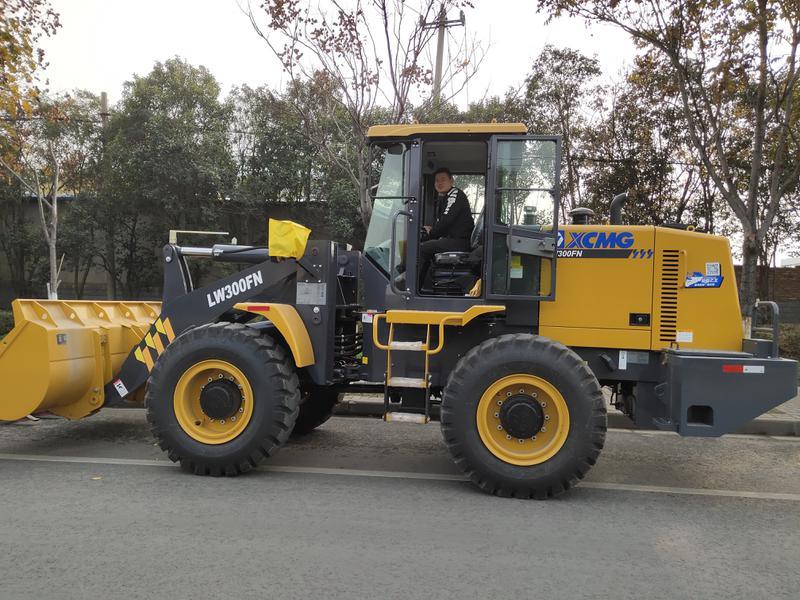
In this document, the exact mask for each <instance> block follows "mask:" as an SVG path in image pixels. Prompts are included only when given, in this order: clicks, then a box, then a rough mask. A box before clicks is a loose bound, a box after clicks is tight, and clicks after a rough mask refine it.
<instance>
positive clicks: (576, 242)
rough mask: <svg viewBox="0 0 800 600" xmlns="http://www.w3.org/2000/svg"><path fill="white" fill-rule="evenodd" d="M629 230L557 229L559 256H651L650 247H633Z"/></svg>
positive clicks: (632, 239)
mask: <svg viewBox="0 0 800 600" xmlns="http://www.w3.org/2000/svg"><path fill="white" fill-rule="evenodd" d="M634 242H635V238H634V235H633V232H631V231H563V230H559V232H558V240H557V248H558V251H557V255H558V257H559V258H632V259H633V258H635V259H637V260H642V259H645V260H646V259H651V258H653V254H654V253H653V250H652V249H651V248H636V249H634V248H633V245H634Z"/></svg>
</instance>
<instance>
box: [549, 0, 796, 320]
mask: <svg viewBox="0 0 800 600" xmlns="http://www.w3.org/2000/svg"><path fill="white" fill-rule="evenodd" d="M539 7H540V8H542V9H545V10H547V11H548V12H549V13H550V14H551V15H552V16H558V15H559V14H562V13H565V14H569V15H572V16H579V17H584V18H585V19H587V20H589V21H596V22H603V23H610V24H613V25H616V26H617V27H619V28H620V29H622V30H623V31H625V32H626V33H628V34H629V35H630V36H631V37H632V38H633V39H634V41H636V42H637V44H638V45H639V46H640V47H641V48H642V49H643V50H644V51H645V53H646V55H647V57H648V58H649V60H650V61H651V65H652V68H653V69H666V70H667V71H668V72H669V73H670V74H671V78H670V80H671V87H672V89H671V90H667V91H668V92H674V93H676V95H677V97H678V98H679V105H680V108H681V111H682V116H683V118H684V120H685V122H686V126H687V134H688V137H689V139H690V141H691V144H692V146H693V147H694V149H695V150H696V151H697V154H698V157H699V158H700V161H701V162H702V165H703V169H704V171H705V172H706V173H707V175H708V177H710V179H711V181H713V184H714V187H715V188H716V190H717V191H718V192H719V195H720V196H721V197H722V198H723V199H724V200H725V201H726V202H727V204H728V205H729V206H730V208H731V210H732V211H733V213H734V214H735V215H736V218H737V220H738V221H739V223H740V224H741V228H742V233H743V243H742V257H743V263H744V264H743V267H742V279H741V282H740V293H741V299H742V313H743V315H745V320H746V326H747V327H749V314H750V310H751V308H752V306H753V303H754V302H755V300H756V294H757V285H758V273H757V263H758V257H759V253H760V252H761V249H762V246H763V245H764V243H765V241H766V239H767V237H768V235H769V233H770V229H771V227H772V226H773V223H774V221H775V217H776V215H777V213H778V209H779V206H780V203H781V200H782V199H783V198H784V196H785V195H786V194H787V192H789V191H790V190H792V189H794V188H795V187H796V185H797V181H798V176H799V175H800V163H798V162H797V161H795V160H793V156H795V155H796V154H797V152H798V150H800V119H798V118H797V117H798V113H797V110H798V108H797V106H796V103H795V96H796V94H797V92H798V84H797V82H798V69H797V49H798V45H800V4H798V3H797V2H796V1H794V0H775V1H772V2H768V1H767V0H757V1H755V2H746V1H744V0H728V1H726V2H715V1H710V0H664V1H661V0H648V1H644V2H642V1H639V0H625V1H615V0H608V1H596V0H593V1H589V2H577V1H574V0H539Z"/></svg>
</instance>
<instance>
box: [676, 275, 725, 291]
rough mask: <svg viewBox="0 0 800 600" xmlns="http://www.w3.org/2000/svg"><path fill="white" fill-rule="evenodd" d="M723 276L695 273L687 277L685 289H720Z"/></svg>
mask: <svg viewBox="0 0 800 600" xmlns="http://www.w3.org/2000/svg"><path fill="white" fill-rule="evenodd" d="M723 279H724V277H722V275H703V274H702V273H698V272H697V271H695V272H694V273H689V274H687V275H686V282H685V283H684V287H687V288H718V287H719V286H721V285H722V280H723Z"/></svg>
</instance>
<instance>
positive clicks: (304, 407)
mask: <svg viewBox="0 0 800 600" xmlns="http://www.w3.org/2000/svg"><path fill="white" fill-rule="evenodd" d="M300 394H301V400H302V401H301V403H300V414H298V415H297V422H296V423H295V424H294V429H293V430H292V437H295V436H303V435H308V434H309V433H311V432H312V431H314V430H315V429H316V428H317V427H319V426H320V425H322V424H323V423H325V422H326V421H327V420H328V419H330V418H331V417H332V416H333V409H334V407H335V406H336V403H337V402H339V401H340V400H341V398H342V396H343V394H340V393H339V392H337V391H336V390H332V389H330V388H325V387H319V386H315V385H310V386H308V388H306V389H302V390H301V392H300Z"/></svg>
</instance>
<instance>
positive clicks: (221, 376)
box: [217, 373, 225, 379]
mask: <svg viewBox="0 0 800 600" xmlns="http://www.w3.org/2000/svg"><path fill="white" fill-rule="evenodd" d="M223 377H225V375H223V374H222V373H220V374H219V375H218V376H217V379H222V378H223Z"/></svg>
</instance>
